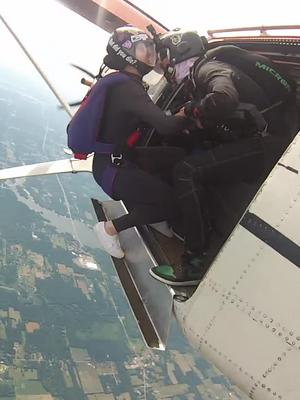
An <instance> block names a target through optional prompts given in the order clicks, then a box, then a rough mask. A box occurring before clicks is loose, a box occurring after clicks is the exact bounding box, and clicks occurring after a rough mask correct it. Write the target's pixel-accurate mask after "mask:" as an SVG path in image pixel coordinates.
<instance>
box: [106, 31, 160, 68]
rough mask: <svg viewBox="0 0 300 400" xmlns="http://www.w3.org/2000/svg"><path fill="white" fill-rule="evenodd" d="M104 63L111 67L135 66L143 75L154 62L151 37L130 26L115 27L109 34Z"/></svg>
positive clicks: (152, 66) (153, 45) (153, 48)
mask: <svg viewBox="0 0 300 400" xmlns="http://www.w3.org/2000/svg"><path fill="white" fill-rule="evenodd" d="M106 50H107V53H108V55H107V56H106V57H105V58H104V63H105V64H106V65H107V66H108V67H110V68H113V69H121V70H122V69H124V68H125V67H126V65H131V66H132V67H134V68H136V69H137V70H138V72H139V73H140V74H141V75H142V76H143V75H146V74H147V73H148V72H150V71H151V70H152V69H153V68H154V66H155V63H156V49H155V44H154V41H153V39H152V38H151V37H150V36H149V35H148V34H147V33H146V32H145V31H143V30H141V29H139V28H135V27H131V26H125V27H121V28H117V29H116V30H115V31H114V32H113V34H112V35H111V37H110V39H109V41H108V44H107V47H106Z"/></svg>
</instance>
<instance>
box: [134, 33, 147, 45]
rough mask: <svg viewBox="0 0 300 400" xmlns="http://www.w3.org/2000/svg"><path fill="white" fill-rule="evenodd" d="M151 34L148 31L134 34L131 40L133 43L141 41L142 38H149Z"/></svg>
mask: <svg viewBox="0 0 300 400" xmlns="http://www.w3.org/2000/svg"><path fill="white" fill-rule="evenodd" d="M147 39H149V36H148V35H147V34H146V33H140V34H139V35H132V36H131V41H132V43H135V42H139V41H140V40H147Z"/></svg>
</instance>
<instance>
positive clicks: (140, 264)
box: [92, 199, 175, 350]
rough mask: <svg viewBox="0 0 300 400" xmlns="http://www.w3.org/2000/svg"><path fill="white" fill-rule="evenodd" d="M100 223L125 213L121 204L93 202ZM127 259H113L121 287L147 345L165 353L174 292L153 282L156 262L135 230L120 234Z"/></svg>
mask: <svg viewBox="0 0 300 400" xmlns="http://www.w3.org/2000/svg"><path fill="white" fill-rule="evenodd" d="M92 203H93V206H94V209H95V212H96V215H97V218H98V220H99V221H103V220H106V219H112V218H116V217H118V216H120V215H123V214H125V213H126V212H127V211H126V208H125V206H124V204H123V203H122V202H118V201H113V200H110V201H104V202H99V201H98V200H95V199H92ZM119 236H120V242H121V246H122V248H123V249H124V252H125V258H124V259H121V260H120V259H116V258H114V257H112V261H113V263H114V266H115V268H116V272H117V274H118V276H119V279H120V282H121V284H122V287H123V289H124V291H125V294H126V296H127V299H128V301H129V304H130V306H131V309H132V311H133V314H134V315H135V318H136V320H137V323H138V326H139V328H140V331H141V333H142V335H143V337H144V339H145V342H146V344H147V345H148V346H149V347H151V348H156V349H160V350H164V349H165V347H166V342H167V338H168V334H169V329H170V324H171V318H172V308H173V295H174V294H175V292H174V290H173V289H172V288H170V287H169V286H167V285H163V284H162V283H160V282H158V281H156V280H155V279H153V278H152V277H151V276H150V274H149V269H150V268H152V267H153V266H156V265H157V262H156V260H155V258H154V256H153V254H152V252H151V251H150V249H149V247H148V246H147V245H146V244H145V242H144V240H143V238H142V236H141V234H140V232H139V231H138V230H137V229H136V228H130V229H127V230H125V231H123V232H121V233H120V234H119Z"/></svg>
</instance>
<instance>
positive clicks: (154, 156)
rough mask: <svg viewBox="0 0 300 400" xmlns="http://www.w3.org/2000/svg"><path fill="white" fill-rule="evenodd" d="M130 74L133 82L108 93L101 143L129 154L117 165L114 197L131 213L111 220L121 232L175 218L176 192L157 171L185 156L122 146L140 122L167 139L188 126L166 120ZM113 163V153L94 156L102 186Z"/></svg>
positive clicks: (171, 151)
mask: <svg viewBox="0 0 300 400" xmlns="http://www.w3.org/2000/svg"><path fill="white" fill-rule="evenodd" d="M128 76H129V77H130V79H129V80H127V81H125V82H122V83H120V84H116V85H114V86H113V87H112V88H111V89H110V91H109V93H108V94H107V98H106V103H105V109H104V113H103V115H104V116H105V118H104V120H103V121H102V122H101V137H100V138H99V140H100V141H101V142H104V143H113V144H114V148H115V149H119V152H122V153H123V156H125V157H124V158H125V160H124V162H123V163H122V165H121V166H120V167H116V168H117V169H118V170H117V174H116V176H115V179H114V182H113V186H112V198H113V199H114V200H122V201H123V202H124V204H125V206H126V208H127V210H128V212H129V213H128V214H126V215H124V216H122V217H119V218H116V219H114V220H113V221H112V222H113V224H114V226H115V228H116V230H117V232H120V231H122V230H124V229H127V228H130V227H132V226H139V225H143V224H148V223H149V224H150V223H155V222H160V221H162V220H165V219H167V220H171V219H173V218H177V215H178V212H179V211H178V205H177V201H176V198H175V196H174V193H173V189H172V188H171V186H169V185H168V184H167V183H166V182H164V181H163V180H161V179H160V178H158V177H157V176H155V173H158V172H160V173H162V172H163V170H169V169H171V168H172V166H173V165H175V164H176V163H177V162H178V161H179V160H180V159H182V158H183V157H184V151H183V150H182V149H180V148H168V149H160V148H156V149H153V148H140V149H139V148H137V149H135V150H132V151H131V152H129V154H126V151H125V153H124V150H125V148H124V143H126V141H127V139H128V138H129V137H130V135H131V134H132V133H133V132H134V131H135V130H136V129H137V128H138V127H139V126H140V124H141V123H146V124H148V125H149V126H151V127H154V128H155V129H156V130H157V131H158V132H159V133H161V134H163V135H172V134H176V133H179V132H180V131H182V130H183V129H184V128H185V126H186V125H187V123H188V121H187V119H186V118H184V117H176V116H166V115H165V114H164V112H162V111H161V110H160V109H159V107H157V106H156V105H155V104H154V103H153V101H152V100H151V98H150V97H149V96H148V94H147V92H146V91H145V89H144V86H143V83H142V80H141V78H140V77H138V76H136V75H133V74H128ZM117 152H118V151H117ZM110 162H111V158H110V155H106V154H95V155H94V162H93V176H94V179H95V180H96V182H97V183H98V184H99V185H100V186H101V178H102V174H103V171H104V170H105V169H106V167H107V165H108V164H109V163H110ZM144 164H146V165H147V167H145V168H144ZM141 166H142V167H141ZM145 169H147V170H148V171H149V172H146V171H145Z"/></svg>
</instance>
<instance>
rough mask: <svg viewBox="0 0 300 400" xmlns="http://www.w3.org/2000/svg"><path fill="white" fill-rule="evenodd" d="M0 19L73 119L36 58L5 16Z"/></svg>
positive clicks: (70, 111) (0, 16) (68, 108)
mask: <svg viewBox="0 0 300 400" xmlns="http://www.w3.org/2000/svg"><path fill="white" fill-rule="evenodd" d="M0 19H1V21H2V22H3V24H4V25H5V26H6V28H7V29H8V31H9V32H10V33H11V34H12V36H13V37H14V38H15V40H16V41H17V43H18V44H19V46H20V47H21V49H22V50H23V51H24V53H25V54H26V56H27V57H28V58H29V60H30V61H31V63H32V64H33V66H34V67H35V68H36V70H37V71H38V73H39V74H40V75H41V77H42V79H43V80H44V81H45V82H46V84H47V85H48V87H49V89H50V90H51V91H52V93H53V94H54V96H55V97H56V98H57V100H58V101H59V102H60V104H61V105H62V107H63V108H64V110H65V111H66V112H67V113H68V114H69V116H70V117H71V118H72V117H73V113H72V110H71V108H70V107H69V105H68V103H66V102H65V101H64V100H63V98H62V97H61V96H60V95H59V93H58V92H57V90H56V89H55V87H54V86H53V85H52V83H51V82H50V81H49V79H48V77H47V75H46V74H45V73H44V72H43V71H42V69H41V68H40V66H39V65H38V64H37V63H36V61H35V60H34V58H33V57H32V56H31V54H30V53H29V52H28V50H27V49H26V47H25V46H24V45H23V43H22V42H21V40H20V39H19V38H18V36H17V35H16V33H15V32H14V31H13V30H12V28H11V27H10V26H9V25H8V23H7V22H6V20H5V19H4V18H3V16H2V15H1V14H0Z"/></svg>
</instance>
